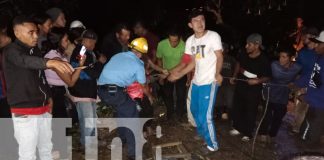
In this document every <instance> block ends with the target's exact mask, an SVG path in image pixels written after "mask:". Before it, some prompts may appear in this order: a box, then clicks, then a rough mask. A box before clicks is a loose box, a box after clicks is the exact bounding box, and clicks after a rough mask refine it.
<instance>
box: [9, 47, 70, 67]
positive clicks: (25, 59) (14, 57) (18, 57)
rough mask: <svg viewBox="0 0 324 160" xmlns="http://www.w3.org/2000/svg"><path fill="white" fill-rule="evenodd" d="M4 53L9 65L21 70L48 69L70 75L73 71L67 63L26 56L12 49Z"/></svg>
mask: <svg viewBox="0 0 324 160" xmlns="http://www.w3.org/2000/svg"><path fill="white" fill-rule="evenodd" d="M4 53H5V57H6V59H7V60H8V61H9V62H10V63H13V64H15V65H17V66H19V67H23V68H28V69H37V70H45V69H47V68H49V69H56V70H59V71H60V72H63V73H72V70H73V69H72V67H71V65H70V64H69V63H67V62H63V61H58V60H50V59H46V58H45V59H44V58H41V57H36V56H30V55H26V54H23V53H21V52H20V51H18V50H15V49H12V48H11V49H9V50H6V51H5V52H4Z"/></svg>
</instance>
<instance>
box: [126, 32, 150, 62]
mask: <svg viewBox="0 0 324 160" xmlns="http://www.w3.org/2000/svg"><path fill="white" fill-rule="evenodd" d="M128 47H129V48H130V49H131V51H132V52H133V53H134V54H135V55H136V56H137V57H138V58H142V56H143V54H147V51H148V44H147V40H146V39H145V38H143V37H140V38H135V39H134V40H133V41H132V42H131V43H130V44H128Z"/></svg>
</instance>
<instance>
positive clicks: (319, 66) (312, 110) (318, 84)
mask: <svg viewBox="0 0 324 160" xmlns="http://www.w3.org/2000/svg"><path fill="white" fill-rule="evenodd" d="M310 40H311V41H313V42H315V43H316V46H315V52H316V53H317V54H318V57H317V59H316V62H315V65H314V68H313V72H312V73H311V75H310V80H309V83H308V86H307V93H306V95H305V100H306V102H307V103H308V104H309V109H308V112H307V115H306V119H305V121H304V124H303V128H304V132H303V134H302V135H303V137H302V138H303V139H304V140H307V144H308V147H310V148H317V147H320V146H318V145H319V144H320V137H321V136H322V134H323V133H324V127H323V122H324V31H322V32H321V33H320V35H319V36H318V37H317V38H311V39H310Z"/></svg>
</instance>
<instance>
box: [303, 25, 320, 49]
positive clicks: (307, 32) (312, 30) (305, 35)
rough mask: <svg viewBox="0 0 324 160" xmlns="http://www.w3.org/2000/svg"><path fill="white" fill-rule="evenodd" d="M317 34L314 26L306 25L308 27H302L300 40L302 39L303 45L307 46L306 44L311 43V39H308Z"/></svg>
mask: <svg viewBox="0 0 324 160" xmlns="http://www.w3.org/2000/svg"><path fill="white" fill-rule="evenodd" d="M318 34H319V31H318V29H317V28H315V27H308V28H306V29H304V30H303V34H302V40H303V43H304V45H306V46H308V44H309V43H311V41H310V40H309V39H310V38H315V37H317V36H318Z"/></svg>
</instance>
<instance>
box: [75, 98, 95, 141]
mask: <svg viewBox="0 0 324 160" xmlns="http://www.w3.org/2000/svg"><path fill="white" fill-rule="evenodd" d="M75 104H76V108H77V111H78V117H79V123H80V131H81V137H80V142H81V144H82V145H83V146H85V147H87V146H88V145H91V142H90V144H87V146H86V145H85V137H86V136H97V135H96V132H97V131H96V130H97V129H96V123H97V112H96V110H97V104H96V102H76V103H75ZM86 126H88V127H86ZM89 126H90V127H89Z"/></svg>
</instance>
